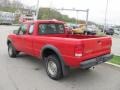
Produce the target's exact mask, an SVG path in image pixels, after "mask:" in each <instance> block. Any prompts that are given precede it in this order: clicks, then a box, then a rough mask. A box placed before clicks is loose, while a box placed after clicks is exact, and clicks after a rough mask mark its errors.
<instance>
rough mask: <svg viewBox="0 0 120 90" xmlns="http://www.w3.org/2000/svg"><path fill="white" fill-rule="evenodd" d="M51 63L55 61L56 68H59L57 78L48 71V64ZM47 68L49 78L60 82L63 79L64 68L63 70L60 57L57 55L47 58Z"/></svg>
mask: <svg viewBox="0 0 120 90" xmlns="http://www.w3.org/2000/svg"><path fill="white" fill-rule="evenodd" d="M49 61H53V62H54V63H55V64H56V66H57V74H56V75H55V76H52V75H51V74H50V73H49V71H48V62H49ZM45 66H46V67H45V68H46V72H47V74H48V76H49V77H50V78H52V79H53V80H59V79H61V78H62V68H61V64H60V61H59V59H58V57H57V56H56V55H49V56H48V57H47V58H46V61H45Z"/></svg>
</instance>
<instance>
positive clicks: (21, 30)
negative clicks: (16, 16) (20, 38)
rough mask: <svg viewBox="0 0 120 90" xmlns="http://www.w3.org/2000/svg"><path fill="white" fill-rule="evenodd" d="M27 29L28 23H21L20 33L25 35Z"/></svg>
mask: <svg viewBox="0 0 120 90" xmlns="http://www.w3.org/2000/svg"><path fill="white" fill-rule="evenodd" d="M26 31H27V25H26V24H22V25H20V28H19V35H24V34H26Z"/></svg>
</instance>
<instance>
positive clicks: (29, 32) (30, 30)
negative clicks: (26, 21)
mask: <svg viewBox="0 0 120 90" xmlns="http://www.w3.org/2000/svg"><path fill="white" fill-rule="evenodd" d="M33 31H34V24H31V25H30V28H29V31H28V34H29V35H31V34H33Z"/></svg>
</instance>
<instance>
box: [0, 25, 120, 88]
mask: <svg viewBox="0 0 120 90" xmlns="http://www.w3.org/2000/svg"><path fill="white" fill-rule="evenodd" d="M17 28H18V27H16V26H0V90H120V68H117V67H114V66H110V65H107V64H101V65H98V66H96V67H95V68H94V69H91V70H88V71H83V70H79V69H76V70H71V72H70V75H69V76H68V77H65V78H63V79H61V80H59V81H54V80H52V79H50V78H49V77H48V76H47V74H46V72H45V69H44V66H43V64H42V63H41V61H40V60H39V59H36V58H34V57H31V56H28V55H25V54H21V55H19V56H18V57H17V58H10V57H9V56H8V53H7V45H6V40H7V35H8V34H9V33H12V30H15V29H17ZM118 47H119V46H118Z"/></svg>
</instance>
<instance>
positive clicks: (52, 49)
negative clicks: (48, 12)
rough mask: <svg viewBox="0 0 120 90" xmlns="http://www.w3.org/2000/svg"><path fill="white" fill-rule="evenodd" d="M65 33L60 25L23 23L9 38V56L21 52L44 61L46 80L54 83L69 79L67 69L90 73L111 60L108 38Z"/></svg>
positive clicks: (57, 23)
mask: <svg viewBox="0 0 120 90" xmlns="http://www.w3.org/2000/svg"><path fill="white" fill-rule="evenodd" d="M66 31H67V30H66V29H65V27H64V22H62V21H55V20H37V21H31V22H24V23H23V24H21V25H20V27H19V29H18V30H14V32H13V34H11V35H8V39H7V45H8V54H9V56H10V57H16V56H17V55H18V54H19V53H20V52H24V53H26V54H28V55H31V56H34V57H37V58H39V59H40V60H43V61H44V62H45V68H46V72H47V74H48V76H49V77H50V78H52V79H54V80H58V79H60V78H62V77H63V76H66V75H68V73H69V69H70V68H81V69H89V68H91V67H92V66H95V65H98V64H101V63H103V62H106V61H108V60H110V59H111V58H112V57H113V55H112V54H111V45H112V41H111V38H110V37H108V36H90V35H77V34H68V33H67V32H66Z"/></svg>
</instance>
